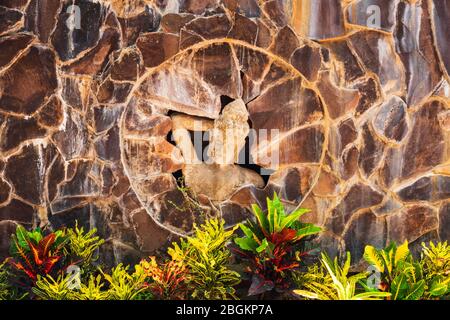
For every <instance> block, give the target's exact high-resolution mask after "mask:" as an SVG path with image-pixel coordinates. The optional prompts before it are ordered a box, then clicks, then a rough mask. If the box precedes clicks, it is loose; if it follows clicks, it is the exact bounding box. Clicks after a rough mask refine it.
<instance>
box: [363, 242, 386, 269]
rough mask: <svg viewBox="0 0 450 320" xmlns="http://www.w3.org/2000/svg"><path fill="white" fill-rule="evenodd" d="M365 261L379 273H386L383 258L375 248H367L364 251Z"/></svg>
mask: <svg viewBox="0 0 450 320" xmlns="http://www.w3.org/2000/svg"><path fill="white" fill-rule="evenodd" d="M364 259H365V260H366V261H367V262H368V263H370V264H371V265H373V266H374V267H375V268H377V269H378V271H379V272H384V262H383V257H382V256H381V254H380V252H379V251H378V250H377V249H376V248H375V247H373V246H369V245H368V246H366V248H365V249H364Z"/></svg>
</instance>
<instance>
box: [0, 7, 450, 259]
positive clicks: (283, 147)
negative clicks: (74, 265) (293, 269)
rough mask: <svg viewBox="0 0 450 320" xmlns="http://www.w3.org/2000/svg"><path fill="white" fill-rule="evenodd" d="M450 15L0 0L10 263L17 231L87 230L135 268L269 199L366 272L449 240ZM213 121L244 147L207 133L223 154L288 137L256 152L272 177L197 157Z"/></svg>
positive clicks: (0, 184) (212, 153)
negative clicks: (196, 138)
mask: <svg viewBox="0 0 450 320" xmlns="http://www.w3.org/2000/svg"><path fill="white" fill-rule="evenodd" d="M374 6H375V9H376V8H378V9H379V10H380V12H379V13H380V16H379V17H378V18H379V19H378V20H377V17H376V16H375V17H374V16H373V15H372V14H377V12H376V10H375V11H373V8H374ZM369 7H370V8H369ZM78 14H79V15H78ZM78 18H80V19H79V21H78V20H77V19H78ZM369 20H370V24H369V23H368V21H369ZM448 21H450V1H447V0H418V1H406V0H354V1H351V0H343V1H339V0H290V1H288V0H269V1H264V0H259V1H258V0H222V1H220V0H109V1H108V0H103V1H101V0H66V1H62V0H61V1H57V0H0V255H1V257H4V256H5V255H6V254H7V250H8V241H9V236H10V234H11V233H12V232H13V230H14V228H15V225H16V224H17V223H20V224H23V225H25V226H27V227H33V226H34V227H36V226H45V225H46V226H49V227H51V228H58V227H61V226H63V225H73V224H74V221H76V220H78V222H79V223H80V224H82V225H84V226H86V227H96V228H97V229H98V230H99V233H100V235H101V236H103V237H104V238H106V239H107V240H108V241H107V244H106V245H105V247H104V249H103V251H102V259H103V260H104V261H105V262H107V263H117V262H118V261H125V262H132V261H135V260H136V259H138V258H139V257H140V256H142V255H148V254H153V253H155V252H157V251H158V249H162V248H164V247H165V246H166V245H167V244H168V243H170V242H171V241H173V240H174V239H176V238H177V237H178V236H180V235H185V234H188V233H189V232H190V230H191V229H192V225H193V223H195V222H201V221H203V220H204V219H205V218H206V217H208V216H215V215H220V216H222V217H223V218H224V219H225V220H226V222H227V225H233V224H236V223H238V222H240V221H242V220H243V219H246V218H247V217H248V216H249V207H250V204H251V203H258V204H260V205H261V206H264V199H265V197H266V196H271V195H272V194H273V192H274V191H276V192H278V194H279V195H280V196H281V197H282V199H283V201H284V202H285V203H286V206H288V207H289V208H291V209H294V208H295V207H298V206H302V207H307V208H310V209H311V210H312V213H311V214H310V216H309V218H308V219H309V221H312V222H315V223H318V224H320V225H322V226H324V228H325V229H326V231H325V232H324V233H323V234H322V235H321V237H320V239H319V240H320V241H321V243H322V245H323V246H324V247H326V248H327V249H328V250H329V251H331V252H333V253H342V252H343V251H344V250H350V251H351V252H352V254H353V257H354V259H356V260H355V261H357V260H358V259H360V258H361V255H362V250H363V246H364V245H365V244H366V243H372V244H375V245H377V246H383V245H385V244H386V243H387V242H389V241H391V240H395V241H403V240H404V239H408V240H409V241H410V242H412V245H413V248H414V247H417V246H418V245H420V242H421V241H424V240H447V239H449V238H450V78H449V72H450V60H449V59H450V58H449V57H450V52H449V49H450V29H449V25H448ZM374 22H375V23H374ZM233 101H234V102H233ZM230 102H233V103H231V104H228V103H230ZM199 121H200V122H201V123H202V125H201V126H200V127H198V126H195V123H198V122H199ZM214 128H216V129H218V130H219V131H220V130H224V128H226V129H228V128H231V130H232V132H233V134H234V136H236V137H237V141H236V142H235V143H231V144H229V143H228V142H224V141H221V140H220V139H219V138H217V137H216V136H214V134H210V137H211V140H210V146H209V147H210V148H209V151H208V156H209V157H210V158H211V159H213V160H214V159H217V158H218V157H219V156H220V155H221V154H222V153H223V152H222V151H221V150H222V149H221V148H222V147H223V146H224V145H227V143H228V147H230V148H232V149H233V150H235V151H236V150H237V152H239V151H240V150H241V149H242V148H244V149H245V148H246V146H247V144H246V140H247V141H248V138H247V139H246V136H247V135H248V132H249V130H251V129H253V130H256V132H261V130H262V129H266V130H271V129H275V130H277V131H278V132H279V136H278V138H277V140H276V142H274V141H273V140H264V139H262V140H261V139H259V140H258V143H256V144H254V145H252V146H251V148H249V151H248V152H247V156H249V157H250V155H251V156H252V157H253V159H256V158H258V157H256V156H257V155H258V154H259V153H261V152H263V151H269V152H268V153H269V154H270V153H272V152H275V151H278V152H279V153H278V156H279V163H278V165H277V166H276V167H274V166H273V165H271V164H268V163H267V162H265V161H263V160H257V161H254V162H255V163H254V164H252V165H245V164H244V165H242V164H236V159H235V158H234V156H233V157H226V159H225V160H226V161H225V162H222V163H220V164H219V163H218V162H217V161H216V162H214V161H212V163H197V164H195V163H194V164H192V163H190V162H188V161H186V153H187V152H188V151H189V150H190V148H191V145H190V143H191V140H190V137H191V136H192V133H194V134H195V132H197V133H199V132H200V133H202V132H207V131H209V132H212V131H211V130H212V129H214ZM175 129H179V130H175ZM238 149H239V150H238ZM275 149H276V150H275ZM261 168H262V169H271V170H270V172H271V175H270V176H262V175H261V171H260V170H259V169H261ZM266 171H267V170H266ZM180 176H184V179H185V185H186V186H187V187H188V189H189V190H191V194H192V193H193V192H192V190H193V191H194V193H195V194H196V196H195V197H194V199H193V198H191V197H190V196H189V194H188V193H186V190H185V189H183V188H180V186H179V185H177V180H176V178H177V177H180Z"/></svg>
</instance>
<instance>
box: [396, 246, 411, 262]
mask: <svg viewBox="0 0 450 320" xmlns="http://www.w3.org/2000/svg"><path fill="white" fill-rule="evenodd" d="M408 254H409V248H408V241H405V242H404V243H403V244H402V245H401V246H399V247H398V248H397V251H396V252H395V260H394V265H397V263H398V262H399V261H401V260H404V259H405V258H406V257H407V256H408Z"/></svg>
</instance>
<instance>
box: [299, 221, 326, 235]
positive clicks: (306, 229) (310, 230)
mask: <svg viewBox="0 0 450 320" xmlns="http://www.w3.org/2000/svg"><path fill="white" fill-rule="evenodd" d="M321 231H322V228H321V227H318V226H316V225H314V224H310V223H307V224H303V227H302V228H301V229H299V230H297V237H306V236H310V235H313V234H316V233H319V232H321Z"/></svg>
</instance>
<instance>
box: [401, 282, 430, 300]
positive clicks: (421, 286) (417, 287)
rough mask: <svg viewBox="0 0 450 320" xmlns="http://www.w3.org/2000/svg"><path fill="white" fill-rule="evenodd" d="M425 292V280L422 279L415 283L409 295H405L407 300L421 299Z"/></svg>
mask: <svg viewBox="0 0 450 320" xmlns="http://www.w3.org/2000/svg"><path fill="white" fill-rule="evenodd" d="M424 292H425V280H420V281H419V282H417V283H415V284H414V285H413V286H412V288H411V290H410V291H409V292H408V295H407V296H406V297H405V300H420V298H421V297H422V296H423V294H424Z"/></svg>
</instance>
